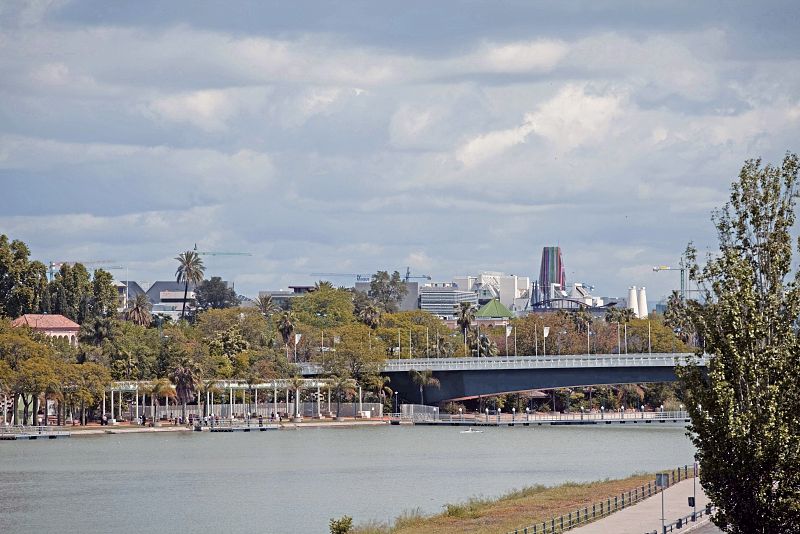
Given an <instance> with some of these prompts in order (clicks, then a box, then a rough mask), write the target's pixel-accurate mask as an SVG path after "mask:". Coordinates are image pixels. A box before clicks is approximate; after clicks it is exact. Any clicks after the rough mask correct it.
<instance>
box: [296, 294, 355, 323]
mask: <svg viewBox="0 0 800 534" xmlns="http://www.w3.org/2000/svg"><path fill="white" fill-rule="evenodd" d="M292 312H294V315H295V317H297V320H298V321H299V322H301V323H303V324H305V325H310V326H313V327H315V328H326V329H328V328H333V327H336V326H341V325H344V324H348V323H351V322H353V319H354V318H353V295H352V293H350V292H349V291H347V290H342V289H335V288H333V287H331V286H330V284H328V285H325V284H324V283H323V284H322V285H320V286H319V289H317V290H316V291H311V292H309V293H306V294H305V295H302V296H299V297H297V298H295V299H294V300H292Z"/></svg>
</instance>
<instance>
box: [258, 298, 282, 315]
mask: <svg viewBox="0 0 800 534" xmlns="http://www.w3.org/2000/svg"><path fill="white" fill-rule="evenodd" d="M255 303H256V306H258V311H260V312H261V315H263V316H265V317H270V316H271V315H272V314H273V313H275V312H277V311H278V310H279V308H278V305H277V304H275V303H274V302H273V301H272V295H259V296H258V298H257V299H256V300H255Z"/></svg>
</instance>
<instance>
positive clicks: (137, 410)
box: [136, 384, 139, 422]
mask: <svg viewBox="0 0 800 534" xmlns="http://www.w3.org/2000/svg"><path fill="white" fill-rule="evenodd" d="M136 421H137V422H138V421H139V384H136Z"/></svg>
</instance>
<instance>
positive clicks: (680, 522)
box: [644, 503, 715, 534]
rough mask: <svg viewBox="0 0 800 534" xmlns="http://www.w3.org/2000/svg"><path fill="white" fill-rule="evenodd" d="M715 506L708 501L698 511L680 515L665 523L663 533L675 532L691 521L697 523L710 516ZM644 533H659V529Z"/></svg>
mask: <svg viewBox="0 0 800 534" xmlns="http://www.w3.org/2000/svg"><path fill="white" fill-rule="evenodd" d="M714 508H715V506H714V505H713V504H711V503H708V504H707V505H706V507H705V508H701V509H700V511H698V512H692V513H691V514H688V515H685V516H683V517H679V518H678V519H676V520H675V521H673V522H671V523H669V524H667V525H664V528H663V529H662V534H667V532H675V531H676V530H680V529H682V528H683V527H688V526H689V523H696V522H697V520H698V519H701V518H702V517H703V516H706V517H708V516H710V515H711V513H712V512H713V511H714ZM644 534H658V530H651V531H649V532H645V533H644Z"/></svg>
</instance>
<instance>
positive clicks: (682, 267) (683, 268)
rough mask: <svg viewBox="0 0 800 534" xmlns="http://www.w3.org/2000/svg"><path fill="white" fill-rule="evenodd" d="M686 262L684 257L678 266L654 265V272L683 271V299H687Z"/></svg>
mask: <svg viewBox="0 0 800 534" xmlns="http://www.w3.org/2000/svg"><path fill="white" fill-rule="evenodd" d="M686 269H687V267H686V263H685V262H684V261H683V258H681V260H680V261H679V262H678V267H670V266H669V265H656V266H655V267H653V271H654V272H659V271H680V272H681V300H682V301H685V300H686Z"/></svg>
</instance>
